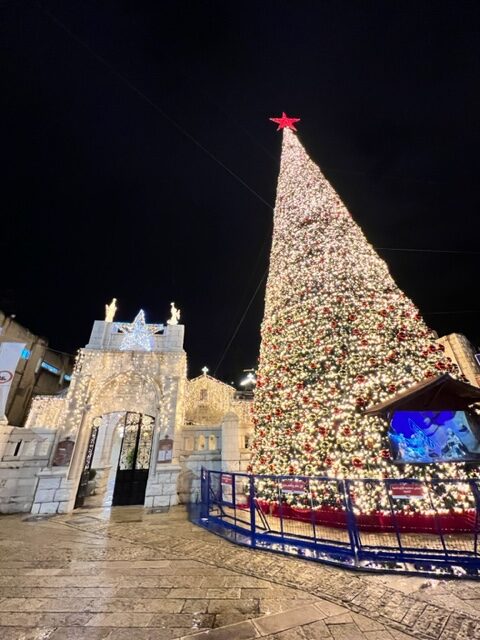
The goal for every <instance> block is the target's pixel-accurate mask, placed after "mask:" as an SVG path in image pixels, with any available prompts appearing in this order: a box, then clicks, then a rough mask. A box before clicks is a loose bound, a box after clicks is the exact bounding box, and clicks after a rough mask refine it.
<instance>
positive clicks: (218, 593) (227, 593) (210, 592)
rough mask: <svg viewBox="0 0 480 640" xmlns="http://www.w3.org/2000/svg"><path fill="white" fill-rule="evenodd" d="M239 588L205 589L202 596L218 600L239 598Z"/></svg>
mask: <svg viewBox="0 0 480 640" xmlns="http://www.w3.org/2000/svg"><path fill="white" fill-rule="evenodd" d="M240 595H241V589H240V588H237V589H234V588H229V589H207V591H206V593H205V592H204V597H207V598H209V599H213V600H218V599H220V598H228V599H232V598H240Z"/></svg>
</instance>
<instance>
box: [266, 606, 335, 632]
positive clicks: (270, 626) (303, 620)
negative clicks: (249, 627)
mask: <svg viewBox="0 0 480 640" xmlns="http://www.w3.org/2000/svg"><path fill="white" fill-rule="evenodd" d="M321 617H322V614H321V613H320V611H319V610H318V609H316V608H315V607H314V606H313V605H305V606H303V607H299V608H296V609H290V610H288V611H284V612H283V613H274V614H272V615H270V616H265V617H262V618H257V619H255V620H254V621H253V624H254V625H255V626H256V627H257V629H258V631H259V632H260V634H263V635H268V634H272V633H278V632H280V631H285V630H286V629H291V628H292V627H298V626H301V625H303V624H308V623H309V622H315V621H316V620H319V619H320V618H321Z"/></svg>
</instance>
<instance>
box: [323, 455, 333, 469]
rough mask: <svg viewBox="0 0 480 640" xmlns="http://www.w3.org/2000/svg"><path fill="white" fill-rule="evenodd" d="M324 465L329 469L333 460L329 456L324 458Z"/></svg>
mask: <svg viewBox="0 0 480 640" xmlns="http://www.w3.org/2000/svg"><path fill="white" fill-rule="evenodd" d="M325 464H326V465H327V467H331V466H332V464H333V460H332V459H331V458H330V457H329V456H327V457H326V458H325Z"/></svg>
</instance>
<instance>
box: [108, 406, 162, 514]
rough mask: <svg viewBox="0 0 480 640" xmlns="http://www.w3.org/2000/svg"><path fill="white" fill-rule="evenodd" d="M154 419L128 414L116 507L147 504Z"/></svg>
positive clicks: (114, 503)
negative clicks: (146, 495)
mask: <svg viewBox="0 0 480 640" xmlns="http://www.w3.org/2000/svg"><path fill="white" fill-rule="evenodd" d="M154 422H155V419H154V418H153V417H152V416H147V415H145V414H142V413H134V412H130V411H129V412H127V413H125V418H124V424H123V427H121V428H122V429H123V437H122V439H121V446H120V452H119V453H120V455H119V457H118V465H117V470H116V474H115V486H114V490H113V498H112V506H115V505H127V504H143V503H144V501H145V491H146V488H147V481H148V472H149V469H150V458H151V452H152V438H153V426H154Z"/></svg>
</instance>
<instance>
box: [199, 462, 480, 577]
mask: <svg viewBox="0 0 480 640" xmlns="http://www.w3.org/2000/svg"><path fill="white" fill-rule="evenodd" d="M200 495H201V504H200V505H199V509H198V510H197V511H196V514H197V515H196V516H195V517H194V521H195V522H196V523H197V524H199V525H201V526H203V527H205V528H207V529H209V530H210V531H212V532H214V533H217V534H218V535H220V536H222V537H224V538H227V539H229V540H230V541H232V542H235V543H236V544H241V545H244V546H249V547H252V548H257V549H265V550H270V551H276V552H279V553H285V554H290V555H297V556H300V557H302V558H307V559H311V560H316V561H320V562H325V563H330V564H337V565H343V566H346V567H349V568H351V569H360V570H365V571H383V572H400V573H416V574H422V575H423V574H424V575H435V576H436V577H449V576H451V577H465V578H469V579H472V578H477V577H480V552H479V547H478V532H479V528H480V517H479V516H480V492H479V487H478V481H477V480H450V479H448V480H431V481H429V482H426V481H420V480H414V479H400V480H399V479H395V480H390V479H389V480H371V479H332V478H319V477H305V476H273V475H271V476H255V475H250V474H245V473H227V472H221V471H210V470H207V469H202V475H201V494H200Z"/></svg>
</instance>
